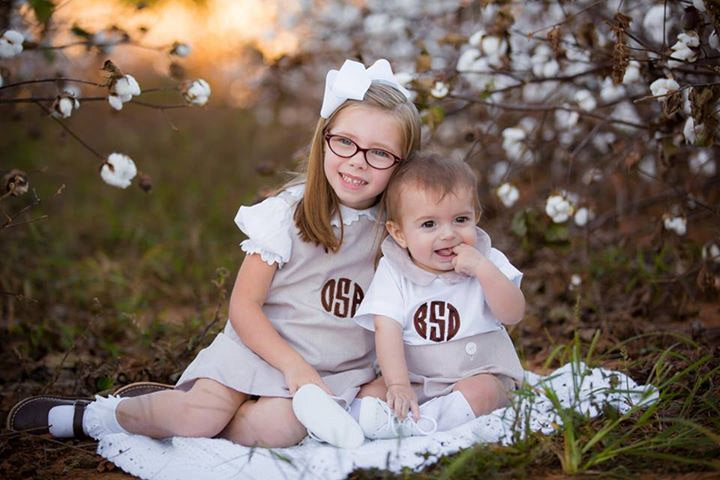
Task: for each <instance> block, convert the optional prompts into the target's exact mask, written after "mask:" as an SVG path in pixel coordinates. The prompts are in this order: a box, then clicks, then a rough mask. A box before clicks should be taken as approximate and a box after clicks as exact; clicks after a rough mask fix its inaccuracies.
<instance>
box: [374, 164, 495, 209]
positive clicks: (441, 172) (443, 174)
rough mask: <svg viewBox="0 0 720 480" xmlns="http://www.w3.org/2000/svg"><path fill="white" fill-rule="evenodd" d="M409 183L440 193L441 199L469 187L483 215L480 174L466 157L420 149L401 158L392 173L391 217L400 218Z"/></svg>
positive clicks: (386, 198)
mask: <svg viewBox="0 0 720 480" xmlns="http://www.w3.org/2000/svg"><path fill="white" fill-rule="evenodd" d="M408 185H412V186H414V187H417V188H419V189H422V190H426V191H430V192H433V193H437V194H439V196H440V199H442V198H444V197H445V195H448V194H454V193H455V192H456V191H457V190H458V189H460V188H468V189H470V191H471V192H472V196H473V206H474V207H475V212H476V214H477V217H478V218H479V217H480V213H481V211H482V209H481V208H480V199H479V198H478V188H477V175H476V174H475V171H474V170H473V169H472V168H471V167H470V165H468V164H467V163H465V162H464V161H463V160H460V159H457V158H452V157H449V158H448V157H441V156H440V155H439V154H438V153H435V152H420V153H418V154H415V155H413V156H411V157H410V158H409V159H408V160H406V161H403V162H401V163H400V165H399V166H398V167H397V168H396V169H395V171H394V172H393V174H392V177H390V182H389V183H388V186H387V189H386V191H385V196H384V202H385V205H384V207H385V211H386V213H387V219H388V220H393V221H397V220H398V219H399V216H400V195H401V193H402V190H403V188H405V187H406V186H408Z"/></svg>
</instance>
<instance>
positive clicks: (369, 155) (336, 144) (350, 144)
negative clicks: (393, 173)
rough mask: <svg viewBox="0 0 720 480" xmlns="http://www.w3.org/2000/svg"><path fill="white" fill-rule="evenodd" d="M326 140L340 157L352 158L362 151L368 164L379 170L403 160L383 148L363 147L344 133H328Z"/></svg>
mask: <svg viewBox="0 0 720 480" xmlns="http://www.w3.org/2000/svg"><path fill="white" fill-rule="evenodd" d="M325 141H326V142H327V144H328V147H330V150H331V151H332V152H333V153H334V154H335V155H337V156H338V157H342V158H350V157H352V156H353V155H355V154H356V153H357V152H362V154H363V157H365V161H366V162H367V164H368V165H370V166H371V167H372V168H374V169H377V170H387V169H388V168H391V167H392V166H393V165H395V164H396V163H400V162H402V160H403V159H402V158H400V157H398V156H397V155H395V154H392V153H390V152H388V151H387V150H383V149H382V148H362V147H360V146H359V145H358V144H357V143H355V142H354V141H353V140H351V139H349V138H347V137H344V136H342V135H333V134H332V133H326V134H325Z"/></svg>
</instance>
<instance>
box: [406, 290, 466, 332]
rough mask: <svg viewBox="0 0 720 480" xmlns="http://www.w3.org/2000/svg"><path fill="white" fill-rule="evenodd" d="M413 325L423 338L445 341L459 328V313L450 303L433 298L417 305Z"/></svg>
mask: <svg viewBox="0 0 720 480" xmlns="http://www.w3.org/2000/svg"><path fill="white" fill-rule="evenodd" d="M413 325H414V326H415V331H416V332H417V333H418V335H420V336H421V337H422V338H424V339H425V340H431V341H433V342H447V341H448V340H452V338H453V337H454V336H455V335H457V333H458V330H460V313H458V311H457V308H455V306H453V304H452V303H449V302H443V301H441V300H433V301H432V302H427V303H423V304H422V305H420V306H419V307H418V309H417V310H416V311H415V315H413Z"/></svg>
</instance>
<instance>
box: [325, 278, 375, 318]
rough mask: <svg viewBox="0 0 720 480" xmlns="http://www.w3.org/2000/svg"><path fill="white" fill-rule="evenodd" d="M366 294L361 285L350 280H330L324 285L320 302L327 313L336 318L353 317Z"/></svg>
mask: <svg viewBox="0 0 720 480" xmlns="http://www.w3.org/2000/svg"><path fill="white" fill-rule="evenodd" d="M364 297H365V292H363V289H362V288H360V285H358V284H357V283H355V282H353V281H352V280H350V279H349V278H344V277H343V278H339V279H337V280H336V279H334V278H332V279H330V280H328V281H327V282H325V285H323V288H322V291H321V293H320V302H321V303H322V306H323V308H324V309H325V311H326V312H328V313H332V314H333V315H335V316H336V317H340V318H347V317H353V316H354V315H355V312H356V311H357V309H358V307H359V306H360V303H361V302H362V300H363V298H364Z"/></svg>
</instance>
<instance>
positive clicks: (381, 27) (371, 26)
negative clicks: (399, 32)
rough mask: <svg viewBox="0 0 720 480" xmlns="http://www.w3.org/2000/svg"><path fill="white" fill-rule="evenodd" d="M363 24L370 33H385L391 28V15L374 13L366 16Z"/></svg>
mask: <svg viewBox="0 0 720 480" xmlns="http://www.w3.org/2000/svg"><path fill="white" fill-rule="evenodd" d="M363 25H364V27H365V32H366V33H367V34H368V35H383V34H386V33H387V32H388V30H389V28H390V17H389V16H388V15H387V14H385V13H373V14H371V15H368V16H367V17H365V22H364V23H363Z"/></svg>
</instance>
